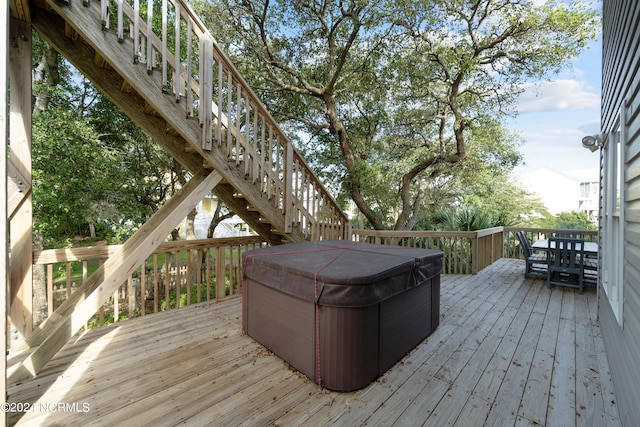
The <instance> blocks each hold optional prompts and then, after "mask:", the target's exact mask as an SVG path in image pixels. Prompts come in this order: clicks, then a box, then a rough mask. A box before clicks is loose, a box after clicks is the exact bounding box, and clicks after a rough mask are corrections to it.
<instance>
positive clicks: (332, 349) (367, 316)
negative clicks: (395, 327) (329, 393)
mask: <svg viewBox="0 0 640 427" xmlns="http://www.w3.org/2000/svg"><path fill="white" fill-rule="evenodd" d="M379 312H380V310H379V305H378V304H375V305H373V306H369V307H329V306H321V307H320V310H319V314H320V316H319V318H320V322H319V325H320V329H319V332H320V347H319V349H318V350H319V355H320V374H321V377H320V382H321V383H322V386H323V387H326V388H328V389H331V390H335V391H351V390H357V389H360V388H362V387H365V386H366V385H368V384H369V383H370V382H371V381H373V380H375V379H376V378H377V377H378V376H379V374H380V373H379V371H378V366H379V358H378V355H379V352H378V349H379V348H380V334H379V330H378V325H379V323H380V315H379ZM316 375H317V374H316ZM313 380H314V381H315V382H316V383H317V382H318V381H317V379H316V378H315V377H314V379H313Z"/></svg>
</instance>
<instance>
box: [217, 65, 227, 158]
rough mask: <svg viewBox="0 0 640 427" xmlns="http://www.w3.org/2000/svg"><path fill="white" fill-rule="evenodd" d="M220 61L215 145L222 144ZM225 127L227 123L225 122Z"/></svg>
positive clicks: (219, 66) (221, 72) (220, 67)
mask: <svg viewBox="0 0 640 427" xmlns="http://www.w3.org/2000/svg"><path fill="white" fill-rule="evenodd" d="M223 72H224V70H223V69H222V61H218V120H216V143H217V144H218V146H220V144H222V77H223ZM227 126H229V122H228V121H227Z"/></svg>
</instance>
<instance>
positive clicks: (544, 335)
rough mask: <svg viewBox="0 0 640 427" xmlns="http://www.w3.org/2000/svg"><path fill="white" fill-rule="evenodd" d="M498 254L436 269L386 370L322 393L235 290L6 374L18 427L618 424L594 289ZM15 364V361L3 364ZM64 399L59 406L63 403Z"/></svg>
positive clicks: (96, 334) (98, 335)
mask: <svg viewBox="0 0 640 427" xmlns="http://www.w3.org/2000/svg"><path fill="white" fill-rule="evenodd" d="M523 272H524V263H523V262H522V261H517V260H506V259H504V260H500V261H499V262H498V263H496V264H494V265H492V266H491V267H489V268H487V269H485V270H483V271H482V272H480V273H479V274H477V275H475V276H443V277H442V292H441V294H442V296H441V323H440V326H439V327H438V329H437V330H436V331H435V332H434V333H433V334H432V335H431V336H430V337H429V338H428V339H426V340H425V341H423V342H422V343H421V344H420V345H419V346H418V347H416V348H415V349H414V350H413V351H412V352H410V353H409V354H408V355H407V356H406V357H405V358H404V359H403V360H402V361H401V362H399V363H398V364H396V365H395V366H394V367H393V368H391V369H390V370H389V371H388V372H387V373H386V374H385V375H384V376H383V377H381V378H379V379H378V380H377V381H375V382H374V383H372V384H371V385H369V386H368V387H366V388H364V389H362V390H359V391H357V392H351V393H336V392H329V391H326V390H319V389H318V388H317V386H316V385H315V384H313V383H312V382H311V381H309V380H307V379H306V378H304V377H303V376H301V375H300V374H299V373H297V372H296V371H295V370H293V369H291V368H289V367H288V366H287V365H286V364H285V363H284V362H282V361H281V360H280V359H279V358H278V357H276V356H274V355H272V354H270V353H269V352H268V351H266V350H265V349H264V348H263V347H261V346H260V345H259V344H257V343H256V342H255V341H253V340H252V339H251V338H249V337H247V336H243V335H242V334H241V332H240V317H241V304H240V300H239V299H233V300H230V301H226V302H223V303H215V304H200V305H197V306H191V307H187V308H183V309H180V310H178V311H173V312H167V313H163V314H158V315H154V316H146V317H144V318H140V319H137V320H132V321H129V322H125V323H121V324H120V325H119V326H117V327H106V328H102V329H98V330H92V331H89V332H87V333H84V334H83V335H82V336H80V337H78V338H77V339H76V340H75V341H73V342H70V343H68V344H67V345H66V346H65V347H64V348H63V350H61V352H60V353H59V354H58V355H57V356H56V358H55V359H53V360H52V361H51V362H50V363H49V365H48V367H47V368H46V370H45V371H44V372H43V373H42V375H40V376H39V377H38V378H36V379H33V380H28V381H23V382H21V383H20V384H14V385H10V387H9V394H10V398H9V401H10V402H22V403H24V402H30V403H33V407H32V409H33V411H31V412H28V413H26V414H25V415H24V416H22V418H19V416H21V415H22V414H12V416H11V417H10V418H9V421H10V423H11V424H15V423H16V422H17V424H18V425H30V426H33V425H117V424H122V425H129V426H130V425H176V424H184V425H221V426H235V425H250V426H257V425H264V426H267V425H277V426H295V425H309V426H311V425H313V426H316V425H341V426H347V425H348V426H355V425H372V426H377V425H407V426H418V425H428V426H431V425H433V426H444V425H459V426H481V425H490V426H505V425H548V426H560V425H561V426H573V425H580V426H600V425H602V426H608V425H613V426H618V425H620V422H619V419H618V409H617V406H616V403H615V396H614V392H613V388H612V383H611V378H610V376H609V368H608V364H607V360H606V358H605V355H604V349H603V343H602V338H601V335H600V328H599V325H598V322H597V317H596V292H595V289H594V288H593V287H590V288H589V289H588V290H587V291H585V293H584V294H583V295H580V294H579V293H578V292H576V291H575V290H574V289H562V288H554V289H552V290H548V289H547V287H546V283H545V281H543V280H524V278H523ZM9 363H11V360H10V361H9ZM59 404H62V405H63V406H60V405H59Z"/></svg>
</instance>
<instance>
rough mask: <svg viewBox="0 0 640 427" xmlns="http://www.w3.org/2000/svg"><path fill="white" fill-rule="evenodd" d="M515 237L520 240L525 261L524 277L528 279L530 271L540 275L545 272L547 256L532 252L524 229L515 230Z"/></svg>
mask: <svg viewBox="0 0 640 427" xmlns="http://www.w3.org/2000/svg"><path fill="white" fill-rule="evenodd" d="M516 237H517V238H518V240H519V241H520V247H521V248H522V254H523V255H524V260H525V262H526V265H525V271H524V277H525V279H528V278H529V277H530V275H531V273H539V274H541V275H544V274H546V272H547V257H546V256H545V255H544V254H537V253H534V252H533V250H532V249H531V245H530V244H529V240H528V239H527V236H526V235H525V233H524V231H516Z"/></svg>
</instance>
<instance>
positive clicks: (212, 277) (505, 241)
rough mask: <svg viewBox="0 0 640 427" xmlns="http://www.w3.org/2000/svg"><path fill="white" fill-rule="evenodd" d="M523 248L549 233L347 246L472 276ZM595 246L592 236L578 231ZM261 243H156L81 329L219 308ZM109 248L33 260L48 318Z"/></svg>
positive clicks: (468, 234)
mask: <svg viewBox="0 0 640 427" xmlns="http://www.w3.org/2000/svg"><path fill="white" fill-rule="evenodd" d="M518 230H524V231H525V232H526V233H527V235H528V237H529V238H530V240H531V241H535V240H537V239H542V238H546V237H547V235H549V234H551V233H553V232H554V231H555V230H554V229H542V228H521V227H495V228H490V229H485V230H480V231H463V232H458V231H452V232H448V231H377V230H353V231H352V240H354V241H359V242H369V243H377V244H387V245H401V246H407V247H417V248H424V249H438V250H441V251H442V252H443V267H442V274H475V273H477V272H478V271H480V270H482V269H483V268H485V267H487V266H489V265H491V264H492V263H493V262H495V261H496V260H498V259H499V258H501V257H503V256H504V257H507V258H522V251H521V249H520V246H519V244H518V242H517V239H516V237H515V232H516V231H518ZM583 233H584V235H585V239H587V240H590V241H595V240H596V239H597V232H596V231H583ZM266 245H267V243H266V242H265V241H264V240H263V239H262V238H261V237H258V236H250V237H237V238H223V239H204V240H191V241H189V240H188V241H179V242H166V243H163V244H162V245H161V246H160V247H159V248H158V249H157V250H156V251H155V252H154V253H153V255H152V256H151V257H150V258H149V259H148V260H147V262H146V263H145V265H144V268H142V266H139V267H138V268H137V269H136V270H135V272H134V273H133V274H132V275H131V276H130V277H129V278H128V280H127V281H126V283H123V284H122V286H120V288H119V289H118V291H117V292H115V293H114V294H113V296H112V298H111V299H110V300H109V302H108V303H107V304H105V306H103V307H102V308H101V310H100V312H99V313H98V314H96V315H95V316H94V317H93V319H92V320H91V321H90V322H89V325H88V326H89V327H95V326H102V325H103V324H106V323H112V322H118V321H121V320H125V319H128V318H131V317H136V316H144V315H145V314H150V313H156V312H159V311H165V310H172V309H178V308H180V307H182V306H184V305H189V304H193V303H198V302H203V301H211V300H221V299H224V298H227V297H230V296H237V295H238V294H240V293H241V292H242V254H243V253H244V252H245V251H247V250H249V249H254V248H258V247H263V246H266ZM116 248H117V246H100V247H88V248H75V249H52V250H44V251H39V252H35V253H34V264H35V265H36V268H37V266H42V267H43V268H44V269H45V277H46V288H47V308H48V314H49V315H51V314H52V313H53V311H54V310H55V309H56V308H57V307H58V306H59V305H60V304H61V303H62V302H63V301H64V300H65V299H67V298H69V297H70V296H71V294H72V292H74V289H75V288H77V287H78V286H79V285H80V284H81V283H82V281H83V280H85V279H86V278H87V277H88V276H89V274H90V273H91V272H92V271H93V270H95V269H96V268H97V266H98V265H99V263H100V262H102V261H103V260H104V259H106V258H107V257H108V256H109V255H110V254H111V253H112V252H114V250H115V249H116Z"/></svg>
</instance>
